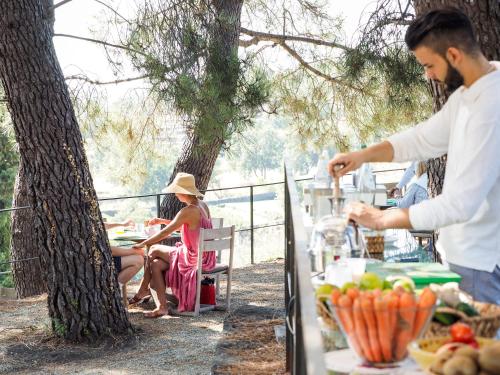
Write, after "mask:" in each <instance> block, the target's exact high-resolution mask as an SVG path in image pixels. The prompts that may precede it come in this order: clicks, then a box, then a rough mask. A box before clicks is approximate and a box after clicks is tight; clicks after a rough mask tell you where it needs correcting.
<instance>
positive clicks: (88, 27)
mask: <svg viewBox="0 0 500 375" xmlns="http://www.w3.org/2000/svg"><path fill="white" fill-rule="evenodd" d="M58 1H61V0H55V3H57V2H58ZM104 1H106V3H107V4H109V5H112V6H119V7H120V9H121V11H124V12H126V10H127V9H131V7H128V6H127V3H130V4H131V3H132V1H131V0H104ZM329 4H330V8H331V11H332V14H342V15H343V16H344V17H345V24H344V26H345V32H346V35H353V34H354V32H355V30H356V27H357V25H358V22H359V17H360V14H361V13H362V11H363V10H364V9H365V8H366V7H367V6H369V4H373V0H371V1H368V0H329ZM105 10H106V8H104V7H103V5H101V4H99V3H98V2H96V1H94V0H72V1H70V2H69V3H66V4H64V5H62V6H60V7H58V8H56V22H55V33H62V34H72V35H77V36H82V37H89V38H95V36H94V34H93V31H94V32H98V33H100V32H102V26H100V22H99V18H100V17H102V13H103V12H104V11H105ZM54 44H55V48H56V52H57V55H58V58H59V63H60V64H61V67H62V69H63V71H64V74H65V76H69V75H73V74H82V73H84V74H86V75H87V76H89V77H90V78H93V79H96V80H101V81H112V80H115V79H117V78H126V77H114V75H113V72H112V70H111V69H110V67H109V65H108V62H107V59H106V56H105V54H104V49H103V47H102V46H100V45H97V44H94V43H90V42H87V41H80V40H76V39H73V38H65V37H54ZM136 75H138V73H136V72H133V71H130V72H129V73H128V76H129V77H133V76H136ZM138 85H140V82H130V83H121V84H119V85H107V86H106V90H107V93H108V97H109V98H110V99H111V100H116V99H118V98H119V97H120V96H122V95H123V94H124V93H126V90H128V89H131V88H134V87H136V86H138Z"/></svg>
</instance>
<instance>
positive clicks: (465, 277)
mask: <svg viewBox="0 0 500 375" xmlns="http://www.w3.org/2000/svg"><path fill="white" fill-rule="evenodd" d="M448 266H449V268H450V270H451V271H453V272H456V273H458V274H459V275H460V276H461V277H462V281H461V282H460V289H462V290H463V291H464V292H467V293H469V294H470V295H471V296H472V297H473V298H474V300H475V301H478V302H487V303H494V304H496V305H498V304H500V267H499V266H498V265H497V266H496V267H495V269H494V270H493V272H487V271H479V270H475V269H472V268H467V267H461V266H458V265H456V264H451V263H448Z"/></svg>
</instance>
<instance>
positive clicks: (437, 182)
mask: <svg viewBox="0 0 500 375" xmlns="http://www.w3.org/2000/svg"><path fill="white" fill-rule="evenodd" d="M413 3H414V7H415V13H416V15H417V16H419V15H421V14H423V13H424V12H427V11H429V10H431V9H435V8H439V7H444V6H453V7H456V8H459V9H461V10H462V11H463V12H464V13H465V14H467V16H468V17H469V18H470V20H471V23H472V26H473V27H474V31H475V33H476V36H477V38H478V42H479V45H480V47H481V50H482V51H483V53H484V54H485V56H486V57H487V58H488V59H489V60H497V61H498V60H499V59H500V4H499V2H498V0H479V1H468V0H414V1H413ZM430 86H431V93H432V97H433V98H434V112H437V111H439V110H440V109H441V107H442V106H443V105H444V103H446V100H447V99H448V96H449V95H450V94H451V93H449V92H446V90H444V89H443V87H442V86H441V85H438V84H436V83H434V82H430ZM445 169H446V156H444V157H442V158H437V159H432V160H429V161H428V162H427V173H428V176H429V194H430V196H431V197H435V196H436V195H439V194H441V191H442V188H443V180H444V175H445Z"/></svg>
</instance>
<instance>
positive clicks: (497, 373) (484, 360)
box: [412, 323, 500, 375]
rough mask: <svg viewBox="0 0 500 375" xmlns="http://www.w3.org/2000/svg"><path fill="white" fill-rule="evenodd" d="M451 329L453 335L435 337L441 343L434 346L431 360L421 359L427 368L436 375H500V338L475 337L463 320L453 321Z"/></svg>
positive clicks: (423, 344)
mask: <svg viewBox="0 0 500 375" xmlns="http://www.w3.org/2000/svg"><path fill="white" fill-rule="evenodd" d="M449 332H450V336H448V337H444V338H441V339H440V340H436V341H435V342H439V343H440V344H441V346H440V347H439V348H437V350H435V348H433V349H434V351H435V353H434V354H433V355H432V361H430V364H429V365H427V362H426V363H421V365H422V366H423V367H424V368H425V369H426V370H428V371H429V372H430V373H431V374H436V375H500V342H499V341H495V340H492V339H483V338H479V337H476V336H475V335H474V332H473V331H472V329H471V327H469V326H468V325H466V324H464V323H455V324H453V325H452V326H451V327H450V329H449ZM425 342H426V339H424V341H423V343H420V345H421V346H425ZM427 349H429V348H427ZM431 350H432V349H431ZM413 353H414V352H412V355H413ZM416 359H417V361H418V356H417V357H416Z"/></svg>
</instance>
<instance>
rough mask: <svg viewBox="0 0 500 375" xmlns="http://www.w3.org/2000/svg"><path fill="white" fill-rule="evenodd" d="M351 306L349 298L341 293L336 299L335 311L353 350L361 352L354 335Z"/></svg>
mask: <svg viewBox="0 0 500 375" xmlns="http://www.w3.org/2000/svg"><path fill="white" fill-rule="evenodd" d="M352 306H353V303H352V300H351V298H350V297H349V296H348V295H342V296H341V297H340V298H339V299H338V304H337V307H336V308H335V310H336V311H337V315H338V317H339V319H340V321H341V323H342V327H343V328H344V331H345V334H346V335H347V336H348V338H349V341H350V342H351V344H352V346H353V347H354V350H355V351H356V352H357V353H362V351H361V347H360V344H359V342H358V338H357V336H356V330H355V325H354V317H353V309H352Z"/></svg>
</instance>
